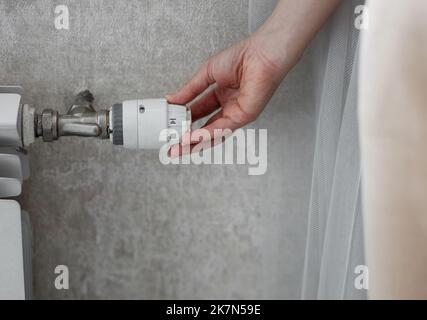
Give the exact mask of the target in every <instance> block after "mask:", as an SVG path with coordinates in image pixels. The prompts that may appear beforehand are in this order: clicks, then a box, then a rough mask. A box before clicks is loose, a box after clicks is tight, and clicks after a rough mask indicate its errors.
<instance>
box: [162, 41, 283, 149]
mask: <svg viewBox="0 0 427 320" xmlns="http://www.w3.org/2000/svg"><path fill="white" fill-rule="evenodd" d="M283 77H284V72H283V68H281V66H280V65H279V64H278V63H277V61H276V60H275V59H273V58H272V57H270V56H268V55H267V54H266V53H265V52H263V51H262V47H259V46H258V45H257V41H256V39H254V38H248V39H246V40H244V41H242V42H240V43H237V44H236V45H233V46H232V47H230V48H228V49H225V50H224V51H222V52H220V53H218V54H216V55H215V56H213V57H211V58H209V59H208V60H207V61H206V62H205V63H204V64H203V65H202V66H201V68H200V69H199V71H198V72H197V73H196V75H195V76H194V77H193V78H192V79H191V80H190V81H189V82H188V83H187V84H186V85H185V86H184V87H183V88H182V89H180V90H179V91H178V92H176V93H174V94H172V95H170V96H167V97H166V98H167V99H168V101H169V102H170V103H175V104H188V103H190V102H191V101H193V100H194V99H195V98H196V97H198V96H199V95H200V94H202V93H205V94H204V95H203V97H201V98H200V99H199V100H197V101H196V102H195V103H193V104H192V105H191V113H192V119H193V121H197V120H199V119H201V118H204V117H205V116H208V115H210V114H211V113H213V112H215V111H217V110H218V109H220V110H219V111H218V112H217V113H216V114H215V115H214V116H212V117H211V118H210V119H209V121H208V122H207V123H206V125H205V126H204V127H203V128H202V129H204V130H206V131H207V132H208V133H209V134H210V137H212V139H214V134H215V132H214V130H215V129H222V130H225V129H230V130H235V129H237V128H240V127H242V126H244V125H246V124H248V123H250V122H252V121H254V120H255V119H256V118H257V117H258V115H259V114H260V113H261V112H262V111H263V109H264V108H265V106H266V105H267V103H268V101H269V100H270V98H271V96H272V95H273V93H274V91H275V90H276V88H277V87H278V85H279V84H280V82H281V80H282V79H283ZM211 85H214V86H213V88H210V89H209V87H210V86H211ZM205 91H207V92H205ZM199 130H200V129H199ZM216 132H218V131H216ZM199 136H200V135H199V133H198V132H197V130H196V131H195V132H193V133H188V134H187V135H185V136H184V137H183V139H182V141H183V144H192V143H198V142H199V139H198V137H199ZM179 153H180V148H179V146H175V147H172V149H171V156H172V157H173V156H177V155H179Z"/></svg>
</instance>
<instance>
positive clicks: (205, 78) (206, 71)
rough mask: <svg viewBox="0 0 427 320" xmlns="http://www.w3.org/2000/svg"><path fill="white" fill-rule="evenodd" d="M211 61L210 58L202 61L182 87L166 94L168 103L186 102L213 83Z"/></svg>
mask: <svg viewBox="0 0 427 320" xmlns="http://www.w3.org/2000/svg"><path fill="white" fill-rule="evenodd" d="M212 63H213V60H212V58H210V59H209V60H207V61H206V62H205V63H203V64H202V66H201V67H200V69H199V70H198V71H197V73H196V74H195V75H194V76H193V78H192V79H191V80H190V81H189V82H187V84H186V85H185V86H184V87H182V88H181V89H180V90H178V91H177V92H175V93H173V94H171V95H167V96H166V99H167V100H168V101H169V102H170V103H176V104H187V103H189V102H190V101H192V100H193V99H195V98H196V97H197V96H198V95H199V94H201V93H202V92H203V91H205V90H206V89H207V88H208V87H209V86H210V85H211V84H213V83H215V79H214V78H213V75H212Z"/></svg>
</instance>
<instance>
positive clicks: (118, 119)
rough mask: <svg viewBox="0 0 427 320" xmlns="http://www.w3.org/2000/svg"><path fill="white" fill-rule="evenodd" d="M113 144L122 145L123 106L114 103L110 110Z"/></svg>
mask: <svg viewBox="0 0 427 320" xmlns="http://www.w3.org/2000/svg"><path fill="white" fill-rule="evenodd" d="M111 111H112V116H113V117H112V125H113V144H114V145H120V146H122V145H123V105H122V104H121V103H116V104H115V105H113V107H112V109H111Z"/></svg>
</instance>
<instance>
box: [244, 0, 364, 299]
mask: <svg viewBox="0 0 427 320" xmlns="http://www.w3.org/2000/svg"><path fill="white" fill-rule="evenodd" d="M276 3H277V1H276V0H250V1H249V28H250V31H251V32H252V31H254V30H255V29H256V28H257V27H259V26H260V24H261V23H262V22H263V21H264V20H265V18H266V17H268V15H269V14H270V13H271V12H272V11H273V9H274V7H275V5H276ZM361 4H364V1H362V0H345V1H343V2H342V4H341V5H340V7H339V8H338V9H337V11H336V12H335V13H334V15H333V16H332V17H331V18H330V19H329V21H328V23H327V25H326V26H325V27H324V28H323V30H322V31H321V32H320V34H319V35H318V36H317V38H316V40H315V43H314V44H313V45H314V48H313V50H314V54H315V55H314V60H315V63H314V65H315V70H314V74H315V92H314V93H313V94H314V96H315V103H316V126H317V127H316V137H315V150H314V159H313V171H312V186H311V196H310V208H309V212H308V230H307V242H306V253H305V265H304V275H303V280H302V295H301V296H302V298H303V299H364V298H366V291H365V290H363V289H362V290H359V289H356V287H355V285H354V281H355V279H356V277H357V275H358V274H356V273H355V268H356V266H358V265H364V249H363V231H362V225H363V223H362V214H361V197H360V194H361V193H360V176H361V175H360V159H359V143H358V123H357V87H358V85H357V80H358V75H357V69H358V47H359V32H360V31H359V30H358V29H357V28H356V27H355V24H354V21H355V18H356V15H355V8H356V7H357V6H358V5H361Z"/></svg>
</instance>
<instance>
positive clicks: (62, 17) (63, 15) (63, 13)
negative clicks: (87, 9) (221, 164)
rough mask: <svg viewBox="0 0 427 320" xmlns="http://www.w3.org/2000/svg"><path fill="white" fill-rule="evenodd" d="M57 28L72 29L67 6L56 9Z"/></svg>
mask: <svg viewBox="0 0 427 320" xmlns="http://www.w3.org/2000/svg"><path fill="white" fill-rule="evenodd" d="M55 15H56V16H55V28H56V30H68V29H69V28H70V12H69V11H68V7H67V6H65V5H59V6H56V7H55Z"/></svg>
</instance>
